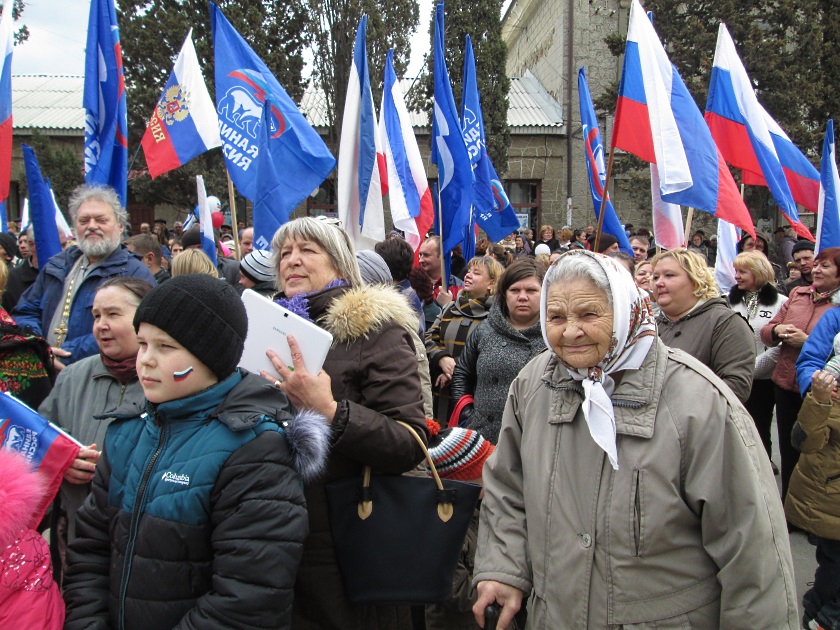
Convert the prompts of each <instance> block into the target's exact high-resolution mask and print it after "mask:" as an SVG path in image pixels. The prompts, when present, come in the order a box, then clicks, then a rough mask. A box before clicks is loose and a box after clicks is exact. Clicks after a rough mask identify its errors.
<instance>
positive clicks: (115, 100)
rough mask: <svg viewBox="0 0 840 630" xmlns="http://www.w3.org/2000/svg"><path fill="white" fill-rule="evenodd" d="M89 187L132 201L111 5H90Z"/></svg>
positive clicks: (104, 0) (102, 1) (94, 0)
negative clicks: (103, 188)
mask: <svg viewBox="0 0 840 630" xmlns="http://www.w3.org/2000/svg"><path fill="white" fill-rule="evenodd" d="M85 50H86V55H85V91H84V96H83V105H84V108H85V183H88V184H99V185H101V186H111V187H112V188H113V189H114V190H116V191H117V194H118V195H119V197H120V202H121V203H122V205H123V206H125V204H126V201H127V197H128V118H127V114H126V101H125V79H124V77H123V62H122V51H121V49H120V31H119V28H118V27H117V12H116V10H115V9H114V1H113V0H91V3H90V17H89V19H88V33H87V46H86V48H85Z"/></svg>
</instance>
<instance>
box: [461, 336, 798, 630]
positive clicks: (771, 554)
mask: <svg viewBox="0 0 840 630" xmlns="http://www.w3.org/2000/svg"><path fill="white" fill-rule="evenodd" d="M612 398H613V403H614V406H615V417H616V426H617V433H618V463H619V466H620V469H619V470H618V471H614V470H613V469H612V467H611V466H610V464H609V461H608V460H607V457H606V455H605V453H604V451H602V450H601V449H600V448H599V447H598V446H597V445H596V444H595V442H594V441H593V440H592V438H591V436H590V434H589V431H588V429H587V425H586V421H585V420H584V417H583V412H582V411H581V408H580V404H581V401H582V400H583V393H582V388H581V385H580V383H578V382H575V381H573V380H572V379H571V377H569V375H568V372H567V371H566V369H565V368H564V367H562V365H560V364H559V363H558V361H557V359H556V357H555V356H554V355H553V353H551V352H546V353H543V354H542V355H540V356H538V357H536V358H535V359H533V360H532V361H531V362H530V363H529V364H528V365H527V366H526V367H525V368H524V369H523V370H522V372H521V373H520V375H519V377H518V378H517V379H516V380H515V381H514V382H513V385H512V386H511V389H510V393H509V396H508V402H507V407H506V409H505V414H504V419H503V422H502V431H501V435H500V437H499V443H498V447H497V449H496V451H495V453H494V454H493V455H492V456H491V458H490V459H489V460H488V462H487V464H486V466H485V468H484V484H485V499H484V502H483V504H482V509H481V525H480V529H479V536H478V540H479V542H478V545H479V547H478V555H477V557H476V564H475V575H474V581H476V582H478V581H480V580H496V581H499V582H503V583H506V584H510V585H512V586H515V587H517V588H520V589H522V590H523V591H525V592H526V593H530V592H531V588H532V586H533V591H534V592H533V598H532V599H531V601H530V603H529V605H528V627H529V628H545V629H548V630H563V629H574V630H579V629H583V628H593V629H594V628H598V629H603V628H614V627H617V628H624V629H631V628H632V629H633V630H642V629H653V628H656V629H658V630H662V629H666V628H668V629H671V628H704V629H709V630H712V629H717V628H726V629H727V630H733V629H737V628H750V629H752V628H774V629H779V628H790V629H791V630H793V629H795V628H798V627H799V621H798V615H797V608H796V588H795V585H794V581H793V565H792V561H791V556H790V546H789V542H788V535H787V530H786V527H785V520H784V515H783V513H782V504H781V501H780V500H779V492H778V489H777V487H776V484H775V481H774V479H773V473H772V472H771V470H770V463H769V461H768V460H767V456H766V454H765V453H764V451H763V448H762V446H761V442H760V441H759V438H758V434H757V433H756V431H755V427H754V426H753V422H752V420H751V418H750V416H749V415H748V414H747V412H746V410H745V409H744V408H743V406H742V405H741V404H740V403H739V402H738V401H737V399H736V398H735V396H734V395H733V394H732V392H731V391H730V390H729V388H728V387H725V386H724V384H723V382H722V381H721V380H720V379H718V378H717V377H716V376H715V375H714V374H712V372H711V371H710V370H709V369H708V368H706V367H705V366H704V365H702V364H701V363H699V362H698V361H697V360H695V359H694V358H692V357H690V356H688V355H687V354H685V353H683V352H682V351H679V350H670V349H668V348H666V347H665V346H664V345H663V344H662V343H661V342H660V341H658V340H657V341H655V342H654V345H653V346H652V348H651V350H650V352H649V353H648V355H647V358H646V359H645V362H644V364H643V365H642V367H641V368H640V369H639V370H633V371H627V372H625V373H624V377H623V379H622V380H621V382H620V383H619V384H618V386H617V388H616V390H615V393H614V394H613V397H612Z"/></svg>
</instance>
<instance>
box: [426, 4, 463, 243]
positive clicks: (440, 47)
mask: <svg viewBox="0 0 840 630" xmlns="http://www.w3.org/2000/svg"><path fill="white" fill-rule="evenodd" d="M443 22H444V8H443V2H441V3H439V4H438V5H437V7H436V9H435V26H434V38H435V44H434V46H435V47H434V55H435V59H434V118H433V119H432V155H431V159H432V164H436V165H437V167H438V181H439V182H440V205H441V208H440V214H441V216H442V219H443V221H442V224H441V225H440V234H441V242H442V243H443V253H444V254H448V253H449V252H451V251H452V249H453V248H454V247H455V246H456V245H458V244H459V243H462V242H463V241H464V239H465V238H466V237H467V234H468V232H469V231H470V230H471V228H472V226H471V221H470V219H471V215H470V207H471V205H472V183H473V173H472V166H471V164H470V156H469V153H468V152H467V145H466V144H465V143H464V137H463V135H462V134H461V121H460V118H459V116H458V109H457V108H456V107H455V97H454V96H453V95H452V84H451V83H450V82H449V70H448V69H447V68H446V57H445V53H446V46H445V45H444V23H443Z"/></svg>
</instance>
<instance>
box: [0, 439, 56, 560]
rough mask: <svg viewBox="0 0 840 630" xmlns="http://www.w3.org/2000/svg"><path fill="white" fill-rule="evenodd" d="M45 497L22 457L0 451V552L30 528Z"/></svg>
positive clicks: (40, 480)
mask: <svg viewBox="0 0 840 630" xmlns="http://www.w3.org/2000/svg"><path fill="white" fill-rule="evenodd" d="M45 494H46V488H45V484H44V481H43V479H42V478H41V477H40V476H39V475H38V474H36V473H34V472H33V471H32V468H31V467H30V465H29V462H28V461H27V460H26V459H25V458H24V457H23V455H21V454H20V453H18V452H16V451H11V450H8V449H5V448H0V505H2V506H3V510H2V514H0V550H2V549H5V548H6V546H8V545H10V544H11V543H12V542H14V540H15V536H17V535H18V534H19V533H21V531H23V530H26V529H31V528H33V526H34V525H33V523H32V522H31V521H32V519H33V518H34V517H35V512H36V511H37V509H38V506H39V505H40V504H41V500H42V499H43V497H44V495H45Z"/></svg>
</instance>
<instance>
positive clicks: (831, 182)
mask: <svg viewBox="0 0 840 630" xmlns="http://www.w3.org/2000/svg"><path fill="white" fill-rule="evenodd" d="M838 195H840V177H838V175H837V148H836V146H835V144H834V121H833V120H830V119H829V121H828V125H827V126H826V129H825V140H824V141H823V152H822V163H821V165H820V200H819V213H818V215H817V245H816V247H815V249H816V251H817V253H819V252H821V251H822V250H824V249H826V248H827V247H840V197H838Z"/></svg>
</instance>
